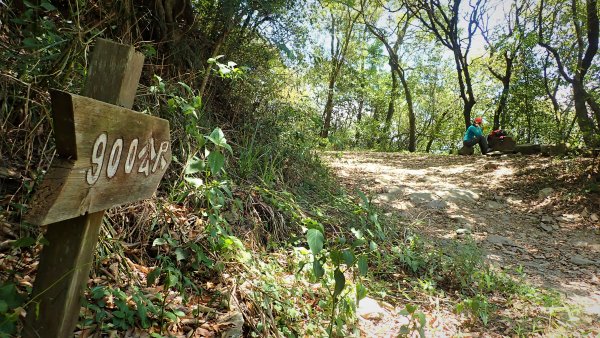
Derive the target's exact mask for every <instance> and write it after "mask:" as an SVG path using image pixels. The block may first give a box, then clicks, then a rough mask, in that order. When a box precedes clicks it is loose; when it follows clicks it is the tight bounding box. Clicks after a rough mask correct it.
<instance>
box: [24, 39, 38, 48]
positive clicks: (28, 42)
mask: <svg viewBox="0 0 600 338" xmlns="http://www.w3.org/2000/svg"><path fill="white" fill-rule="evenodd" d="M23 46H24V47H25V48H29V49H37V48H38V47H39V42H38V40H36V39H35V38H25V39H23Z"/></svg>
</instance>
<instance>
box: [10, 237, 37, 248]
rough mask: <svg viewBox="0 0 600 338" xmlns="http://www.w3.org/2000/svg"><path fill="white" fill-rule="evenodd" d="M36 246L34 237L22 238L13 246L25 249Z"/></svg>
mask: <svg viewBox="0 0 600 338" xmlns="http://www.w3.org/2000/svg"><path fill="white" fill-rule="evenodd" d="M34 244H35V238H33V237H21V238H19V239H17V240H16V241H14V242H13V244H12V246H13V247H14V248H23V247H28V246H32V245H34Z"/></svg>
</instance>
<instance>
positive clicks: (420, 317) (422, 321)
mask: <svg viewBox="0 0 600 338" xmlns="http://www.w3.org/2000/svg"><path fill="white" fill-rule="evenodd" d="M415 317H417V319H418V320H419V324H420V325H421V327H423V326H425V324H426V323H427V318H425V314H424V313H423V312H419V313H415ZM484 324H485V323H484Z"/></svg>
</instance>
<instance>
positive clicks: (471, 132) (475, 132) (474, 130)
mask: <svg viewBox="0 0 600 338" xmlns="http://www.w3.org/2000/svg"><path fill="white" fill-rule="evenodd" d="M477 136H483V130H481V127H477V126H476V125H474V124H472V125H470V126H469V128H467V132H466V133H465V137H463V141H468V140H472V139H474V138H475V137H477Z"/></svg>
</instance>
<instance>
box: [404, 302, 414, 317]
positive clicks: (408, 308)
mask: <svg viewBox="0 0 600 338" xmlns="http://www.w3.org/2000/svg"><path fill="white" fill-rule="evenodd" d="M405 308H406V311H408V313H410V314H411V315H412V314H413V313H415V311H417V306H416V305H414V304H406V305H405Z"/></svg>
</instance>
